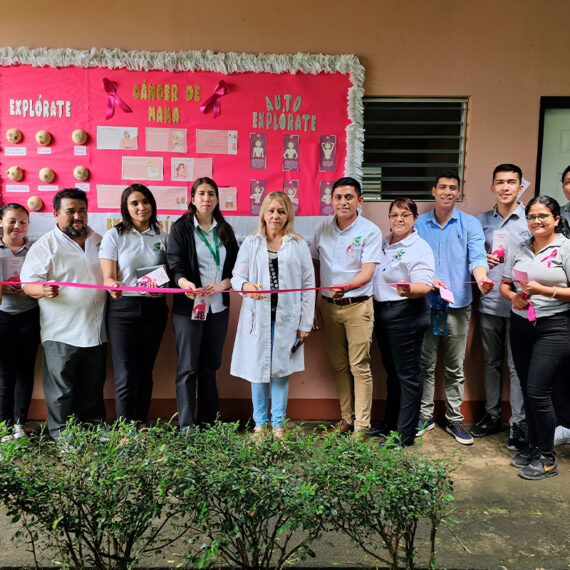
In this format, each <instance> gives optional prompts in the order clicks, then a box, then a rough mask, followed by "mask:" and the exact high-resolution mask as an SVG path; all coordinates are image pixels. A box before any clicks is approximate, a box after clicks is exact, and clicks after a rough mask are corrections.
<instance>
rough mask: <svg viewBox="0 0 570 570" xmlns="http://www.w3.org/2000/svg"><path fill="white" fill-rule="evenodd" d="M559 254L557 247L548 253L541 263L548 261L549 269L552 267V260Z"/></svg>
mask: <svg viewBox="0 0 570 570" xmlns="http://www.w3.org/2000/svg"><path fill="white" fill-rule="evenodd" d="M557 255H558V250H557V249H555V250H553V251H552V253H551V254H550V255H547V256H546V257H543V258H542V259H541V260H540V263H544V262H545V261H546V267H548V269H550V265H551V264H552V260H553V259H554V258H555V257H556V256H557Z"/></svg>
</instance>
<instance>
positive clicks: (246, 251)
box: [232, 236, 253, 291]
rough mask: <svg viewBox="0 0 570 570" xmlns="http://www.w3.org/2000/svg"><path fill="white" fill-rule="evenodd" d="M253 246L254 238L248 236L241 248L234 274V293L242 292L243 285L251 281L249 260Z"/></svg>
mask: <svg viewBox="0 0 570 570" xmlns="http://www.w3.org/2000/svg"><path fill="white" fill-rule="evenodd" d="M252 244H253V238H252V236H247V237H246V238H245V240H244V242H243V243H242V244H241V247H240V248H239V251H238V254H237V259H236V263H235V265H234V270H233V273H232V289H233V290H234V291H241V288H242V285H243V284H244V283H246V282H247V281H251V279H250V277H249V259H250V255H251V248H252Z"/></svg>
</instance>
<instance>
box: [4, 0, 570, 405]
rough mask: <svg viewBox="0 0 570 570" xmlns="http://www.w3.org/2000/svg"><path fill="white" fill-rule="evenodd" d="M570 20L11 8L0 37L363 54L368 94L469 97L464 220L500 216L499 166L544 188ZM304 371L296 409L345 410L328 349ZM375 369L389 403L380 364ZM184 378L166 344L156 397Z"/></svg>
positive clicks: (472, 367)
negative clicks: (544, 152) (544, 112)
mask: <svg viewBox="0 0 570 570" xmlns="http://www.w3.org/2000/svg"><path fill="white" fill-rule="evenodd" d="M569 21H570V2H569V1H568V0H473V1H471V2H468V1H466V0H399V1H395V0H352V1H350V2H349V1H347V0H304V1H298V0H289V1H287V2H284V1H282V0H279V1H276V0H265V1H262V0H255V1H251V0H247V1H245V0H241V1H239V0H218V1H216V2H207V1H206V2H202V1H191V0H163V1H162V2H156V1H155V0H128V1H125V0H122V1H117V0H113V1H109V0H97V1H93V2H88V1H83V2H77V1H76V0H51V1H49V2H45V1H39V0H33V1H30V0H26V1H25V2H22V1H21V0H2V15H1V21H0V30H1V38H2V39H1V42H2V44H3V45H6V46H29V47H70V48H75V49H85V48H90V47H107V48H111V47H117V48H121V49H125V50H131V49H145V50H153V51H160V50H206V49H209V50H213V51H236V52H251V53H259V52H264V53H296V52H309V53H329V54H336V53H354V54H356V55H357V56H358V57H359V58H360V60H361V62H362V63H363V64H364V66H365V67H366V73H367V79H366V95H370V96H445V97H452V96H453V97H456V96H461V97H468V98H469V114H468V128H467V154H466V170H465V186H464V190H465V200H464V202H463V205H462V207H463V208H464V209H465V210H466V211H468V212H470V213H474V214H477V213H479V212H481V211H482V210H484V209H488V208H489V207H490V206H491V204H492V199H491V195H490V193H489V178H490V174H491V171H492V168H493V167H494V165H496V164H498V163H501V162H515V163H518V164H519V165H521V167H522V169H523V172H524V174H525V177H526V178H527V179H529V180H530V181H531V182H534V177H535V167H536V150H537V140H538V119H539V102H540V97H541V96H546V95H549V96H555V95H560V96H562V95H566V96H568V95H570V74H569V73H568V22H569ZM532 192H533V186H531V188H530V190H529V191H528V194H532ZM526 198H527V199H528V195H527V197H526ZM429 207H430V205H429V203H425V204H421V205H420V208H421V211H425V210H427V209H428V208H429ZM365 215H367V216H368V217H370V218H371V219H373V220H374V221H375V222H377V223H378V224H379V225H380V226H381V227H382V228H383V229H385V228H386V224H385V218H386V206H385V205H383V204H367V205H366V206H365ZM237 305H238V303H234V307H233V313H234V322H233V326H231V327H230V331H231V332H230V335H229V337H228V341H227V344H226V354H225V359H224V364H223V367H222V371H221V374H220V388H221V395H222V397H225V398H245V397H247V395H248V391H247V388H248V387H247V386H246V383H245V382H244V381H242V380H237V379H235V378H231V377H230V376H229V374H228V368H229V359H230V355H231V354H230V353H231V347H232V336H233V331H234V330H235V318H236V315H237ZM470 345H473V346H470V354H469V357H468V359H467V363H466V373H467V385H466V397H467V399H470V400H480V399H481V398H482V397H483V390H482V370H481V355H480V348H479V344H478V342H477V341H475V342H474V343H473V340H471V341H470ZM306 358H307V364H308V368H309V371H308V372H307V373H305V374H299V375H297V377H296V378H295V379H294V380H293V382H292V387H291V393H290V397H291V398H292V399H293V400H294V399H297V398H318V399H332V398H335V394H336V393H335V389H334V387H333V386H332V385H331V383H330V382H329V381H328V377H329V369H328V364H327V360H326V356H325V353H324V345H323V343H322V340H321V339H319V338H317V337H315V338H312V339H311V340H310V343H309V347H308V350H307V357H306ZM374 368H375V370H376V371H377V374H376V377H377V378H378V381H377V382H376V384H377V386H376V397H378V398H380V397H382V396H383V394H384V389H383V385H382V384H383V383H382V381H381V380H380V379H381V377H382V374H381V372H380V368H381V366H380V361H379V356H378V353H377V351H375V353H374ZM174 370H175V355H174V349H173V345H172V333H171V332H169V333H168V334H167V336H166V337H165V342H164V346H163V350H162V352H161V355H160V360H159V365H158V367H157V382H158V385H157V388H156V392H155V396H156V398H158V399H162V398H172V396H173V394H174V392H173V389H172V383H173V377H174ZM107 388H108V395H109V396H111V395H112V387H111V386H108V387H107ZM40 394H41V392H40V391H39V389H38V391H37V395H38V396H39V395H40Z"/></svg>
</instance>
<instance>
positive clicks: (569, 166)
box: [560, 164, 570, 182]
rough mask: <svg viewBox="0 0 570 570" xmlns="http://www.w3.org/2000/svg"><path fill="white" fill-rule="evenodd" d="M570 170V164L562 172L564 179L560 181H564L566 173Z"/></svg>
mask: <svg viewBox="0 0 570 570" xmlns="http://www.w3.org/2000/svg"><path fill="white" fill-rule="evenodd" d="M569 172H570V164H569V165H568V166H567V167H566V168H565V169H564V172H563V173H562V179H561V180H560V182H564V178H566V175H567V174H568V173H569Z"/></svg>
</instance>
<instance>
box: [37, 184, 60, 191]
mask: <svg viewBox="0 0 570 570" xmlns="http://www.w3.org/2000/svg"><path fill="white" fill-rule="evenodd" d="M38 190H39V191H40V192H59V186H58V185H57V184H38Z"/></svg>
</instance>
